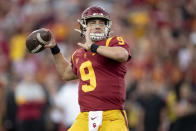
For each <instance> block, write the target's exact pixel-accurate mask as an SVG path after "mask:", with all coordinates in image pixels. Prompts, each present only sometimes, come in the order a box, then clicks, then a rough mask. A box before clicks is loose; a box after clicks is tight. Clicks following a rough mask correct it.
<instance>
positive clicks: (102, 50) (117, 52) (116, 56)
mask: <svg viewBox="0 0 196 131" xmlns="http://www.w3.org/2000/svg"><path fill="white" fill-rule="evenodd" d="M89 31H90V30H87V31H86V36H85V38H86V42H85V43H84V44H82V43H78V45H79V46H81V47H82V48H84V49H86V50H90V48H91V45H92V44H93V42H92V41H91V39H90V32H89ZM110 43H112V45H110V46H99V47H98V48H97V53H98V54H100V55H102V56H104V57H107V58H110V59H112V60H115V61H118V62H125V61H128V60H129V58H130V57H131V55H130V52H129V51H128V50H129V49H128V45H127V44H126V43H125V42H124V40H123V39H122V37H115V40H113V42H109V44H110Z"/></svg>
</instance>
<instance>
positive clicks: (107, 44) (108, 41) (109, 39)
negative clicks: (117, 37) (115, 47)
mask: <svg viewBox="0 0 196 131" xmlns="http://www.w3.org/2000/svg"><path fill="white" fill-rule="evenodd" d="M112 38H113V37H110V38H108V39H107V40H106V44H105V46H106V47H108V46H109V44H110V41H111V40H112Z"/></svg>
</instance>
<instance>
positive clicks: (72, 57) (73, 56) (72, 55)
mask: <svg viewBox="0 0 196 131" xmlns="http://www.w3.org/2000/svg"><path fill="white" fill-rule="evenodd" d="M76 51H77V50H75V51H74V53H73V55H72V56H71V59H72V62H73V64H74V60H73V58H74V55H75V53H76Z"/></svg>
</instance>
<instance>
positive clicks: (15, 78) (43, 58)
mask: <svg viewBox="0 0 196 131" xmlns="http://www.w3.org/2000/svg"><path fill="white" fill-rule="evenodd" d="M90 5H100V6H103V7H104V8H105V9H106V10H107V11H108V12H109V13H110V15H111V19H112V22H113V25H112V31H113V33H112V34H113V35H120V36H123V38H124V39H125V41H127V42H128V44H129V45H130V50H131V53H132V60H131V62H130V63H129V66H128V72H127V75H126V85H127V99H126V104H125V108H126V110H127V112H128V120H129V128H130V130H131V131H132V130H133V131H134V130H139V131H140V130H141V131H142V130H146V131H154V130H155V131H156V130H159V131H168V130H175V131H180V130H186V131H191V130H193V131H194V130H196V127H195V125H196V122H195V121H196V95H195V93H196V11H195V9H196V1H195V0H0V97H1V98H0V131H4V130H10V131H11V130H15V129H16V127H17V126H18V125H17V124H18V122H19V121H20V120H21V119H25V118H31V117H32V118H34V117H35V118H39V119H40V123H42V124H41V125H43V127H41V128H43V129H42V130H50V131H51V130H55V128H56V130H57V128H58V130H64V129H63V127H66V126H67V127H68V126H69V125H68V124H67V125H66V124H65V122H63V120H61V119H60V118H59V117H54V118H53V117H51V116H52V115H51V112H53V110H58V113H59V112H60V113H62V112H63V110H61V109H59V108H58V106H57V105H55V102H54V97H55V96H56V94H57V93H58V91H60V89H61V88H62V86H66V84H69V83H65V82H64V81H62V80H61V79H60V78H59V76H58V75H57V73H56V70H55V66H54V63H53V59H52V55H51V54H50V52H49V50H45V51H43V52H41V53H39V54H35V55H32V54H29V53H27V52H26V48H25V39H26V36H27V35H28V34H29V33H30V32H32V31H33V30H35V29H39V28H42V27H45V28H49V29H51V30H52V31H53V32H54V34H55V37H56V39H57V42H58V43H59V46H60V48H61V50H62V51H63V54H64V56H65V57H66V58H68V59H70V57H71V54H72V53H73V52H74V50H75V49H76V48H77V45H76V43H77V42H78V41H81V40H82V39H81V38H80V35H79V33H77V32H75V31H74V30H73V29H74V28H79V25H78V23H77V19H78V18H79V17H80V14H81V12H82V11H83V10H84V9H85V8H86V7H88V6H90ZM32 81H33V84H32ZM24 83H26V85H25V84H24ZM29 83H31V84H30V86H28V84H29ZM73 83H74V82H73ZM76 83H77V82H76ZM21 85H22V86H21ZM25 86H26V87H25ZM74 86H75V85H74ZM19 87H21V88H19ZM22 87H25V89H24V88H22ZM21 92H22V93H21ZM24 92H26V93H24ZM24 94H28V95H24ZM23 95H24V96H23ZM64 99H66V100H67V99H68V100H70V101H71V99H70V98H69V97H68V98H66V97H65V98H64ZM57 103H58V102H57ZM23 104H29V105H32V106H35V109H34V110H32V112H33V111H35V112H36V111H37V112H36V113H35V112H34V115H32V116H26V115H25V113H28V111H29V110H28V109H27V111H26V110H25V109H24V110H22V111H21V108H22V106H23ZM65 108H69V109H70V108H71V110H72V108H74V107H65ZM19 110H20V111H19ZM39 110H41V112H39ZM59 110H60V111H59ZM58 113H57V114H58ZM54 116H55V115H54ZM55 118H56V119H58V120H56V119H55ZM54 119H55V120H54ZM65 121H66V120H65ZM62 123H64V124H62ZM59 125H60V126H59Z"/></svg>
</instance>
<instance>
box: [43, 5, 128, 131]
mask: <svg viewBox="0 0 196 131" xmlns="http://www.w3.org/2000/svg"><path fill="white" fill-rule="evenodd" d="M78 22H79V24H80V30H77V31H79V32H80V33H81V36H82V37H84V38H85V40H86V41H85V43H78V45H79V46H80V47H81V48H79V49H77V50H76V51H75V52H74V53H73V55H72V58H71V62H69V61H68V60H66V59H64V57H63V55H62V53H61V52H60V49H59V47H58V45H57V44H56V42H55V39H54V37H52V41H51V42H50V43H49V44H48V45H46V47H47V48H50V49H51V52H52V54H53V56H54V59H55V64H56V69H57V71H58V73H59V74H60V75H61V77H62V78H63V79H64V80H66V81H67V80H73V79H79V105H80V110H81V112H80V114H79V115H78V117H77V118H76V120H75V122H74V124H73V125H72V127H71V128H70V129H69V131H88V130H89V131H108V130H113V131H127V130H128V128H127V118H126V113H125V111H124V107H123V103H124V101H125V92H126V89H125V80H124V77H125V73H126V71H127V62H128V61H129V60H130V58H131V54H130V51H129V46H128V44H127V43H126V42H125V41H124V39H123V38H122V37H121V36H110V30H111V25H112V21H111V19H110V15H109V13H108V12H106V11H105V10H104V9H103V8H101V7H98V6H92V7H89V8H87V9H86V10H84V12H83V13H82V16H81V18H80V19H79V20H78Z"/></svg>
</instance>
